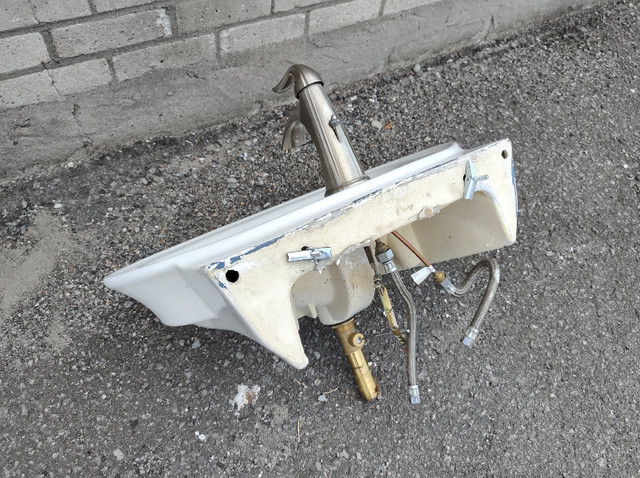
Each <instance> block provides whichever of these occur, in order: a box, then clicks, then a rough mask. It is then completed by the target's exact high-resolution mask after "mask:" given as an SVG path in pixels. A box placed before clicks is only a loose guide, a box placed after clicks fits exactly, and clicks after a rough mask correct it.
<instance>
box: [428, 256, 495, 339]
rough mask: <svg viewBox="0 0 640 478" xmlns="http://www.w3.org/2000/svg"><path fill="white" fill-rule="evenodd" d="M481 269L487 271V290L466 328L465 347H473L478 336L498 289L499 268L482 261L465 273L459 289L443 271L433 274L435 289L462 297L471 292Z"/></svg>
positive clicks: (489, 262)
mask: <svg viewBox="0 0 640 478" xmlns="http://www.w3.org/2000/svg"><path fill="white" fill-rule="evenodd" d="M483 269H487V270H488V272H489V280H488V281H487V288H486V290H485V292H484V294H483V296H482V299H481V300H480V304H479V305H478V309H477V310H476V313H475V314H474V316H473V319H472V320H471V324H469V327H467V330H466V332H465V335H464V338H463V339H462V343H463V345H466V346H467V347H473V345H474V344H475V342H476V339H477V338H478V335H479V334H480V327H481V326H482V323H483V322H484V318H485V317H486V315H487V312H488V310H489V307H490V306H491V302H493V298H494V297H495V295H496V290H497V289H498V284H499V283H500V267H499V266H498V263H497V262H496V260H495V259H485V260H482V261H480V262H478V263H477V264H476V265H475V266H474V267H473V268H472V269H471V270H470V271H469V272H468V273H467V276H466V277H465V279H464V280H463V281H462V284H460V287H456V286H455V285H454V284H453V282H451V280H450V279H449V278H448V277H447V275H446V274H445V273H444V272H443V271H436V272H435V273H434V274H433V282H434V283H435V284H436V286H437V287H439V288H440V289H442V290H444V291H445V292H447V293H448V294H451V295H453V296H454V297H462V296H463V295H465V294H466V293H467V292H469V290H471V287H472V286H473V284H474V283H475V282H476V279H477V278H478V276H479V274H480V272H481V271H482V270H483Z"/></svg>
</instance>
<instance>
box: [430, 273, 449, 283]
mask: <svg viewBox="0 0 640 478" xmlns="http://www.w3.org/2000/svg"><path fill="white" fill-rule="evenodd" d="M446 278H447V275H446V274H445V273H444V272H443V271H435V272H434V273H433V282H435V283H436V284H442V282H443V281H444V280H445V279H446Z"/></svg>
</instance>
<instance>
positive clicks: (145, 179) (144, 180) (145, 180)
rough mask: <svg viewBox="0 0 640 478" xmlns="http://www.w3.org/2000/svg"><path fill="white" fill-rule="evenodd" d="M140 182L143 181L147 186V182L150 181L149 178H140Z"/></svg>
mask: <svg viewBox="0 0 640 478" xmlns="http://www.w3.org/2000/svg"><path fill="white" fill-rule="evenodd" d="M140 182H141V183H142V184H144V185H145V186H146V185H147V184H149V181H147V178H142V179H141V180H140Z"/></svg>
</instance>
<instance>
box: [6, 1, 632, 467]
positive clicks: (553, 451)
mask: <svg viewBox="0 0 640 478" xmlns="http://www.w3.org/2000/svg"><path fill="white" fill-rule="evenodd" d="M639 39H640V3H639V2H638V1H632V2H624V3H623V2H615V3H612V4H609V5H607V6H603V7H598V8H595V9H591V10H588V11H584V12H576V13H573V14H572V15H569V16H567V17H565V18H563V19H561V20H559V21H557V22H555V23H549V24H546V25H543V26H539V27H536V28H534V29H531V30H528V31H526V32H523V33H521V34H519V35H517V36H514V37H511V38H506V39H501V40H499V41H496V42H493V43H491V44H490V45H487V46H485V47H483V48H480V49H475V50H470V51H461V52H459V53H458V54H455V55H452V56H447V57H444V58H441V59H438V60H437V61H433V62H431V63H423V64H420V65H417V66H416V67H413V68H412V67H408V68H406V69H402V70H397V71H390V72H387V73H384V74H381V75H378V76H376V77H374V78H371V79H369V80H367V81H362V82H359V83H357V84H353V85H348V86H345V87H341V88H338V89H336V90H334V91H333V92H332V93H331V95H330V97H331V99H332V101H333V102H334V105H335V107H336V109H337V111H338V112H339V113H340V115H341V118H342V121H343V124H345V125H347V127H348V130H349V134H350V137H351V140H352V143H353V146H354V149H355V150H356V152H357V153H358V155H359V156H360V158H361V159H362V162H363V163H364V164H365V166H366V167H367V168H369V167H373V166H376V165H379V164H383V163H385V162H388V161H390V160H393V159H396V158H399V157H401V156H404V155H406V154H409V153H413V152H415V151H418V150H421V149H425V148H427V147H429V146H433V145H436V144H440V143H445V142H448V141H452V140H453V141H457V142H459V143H460V145H461V146H463V147H465V148H471V147H475V146H480V145H482V144H485V143H489V142H492V141H494V140H497V139H501V138H510V139H511V141H512V143H513V155H514V160H515V169H516V176H517V183H518V194H519V206H520V215H519V224H518V240H517V242H516V243H515V244H514V245H512V246H510V247H507V248H504V249H502V250H499V251H496V252H493V253H491V254H488V255H489V256H492V257H495V258H496V259H497V260H498V262H499V263H500V265H501V267H502V280H501V283H500V286H499V289H498V293H497V297H496V300H495V302H494V305H493V306H492V307H491V309H490V311H489V314H488V317H487V323H486V327H485V329H484V330H483V332H482V334H481V336H480V338H479V340H478V343H477V345H476V347H475V348H473V349H471V350H469V349H466V348H465V347H463V346H462V345H461V344H460V339H461V337H462V335H463V333H464V329H465V326H466V324H467V323H468V321H469V319H470V317H471V315H472V314H473V311H474V304H476V303H477V301H478V300H479V297H480V292H479V291H476V292H475V293H474V294H472V295H471V296H470V297H469V298H466V297H465V299H464V300H463V301H460V300H452V299H450V298H447V297H445V296H444V295H442V293H440V292H438V291H436V290H433V288H431V287H420V288H417V287H412V288H411V290H412V292H413V294H414V297H415V298H416V302H417V304H418V310H419V320H420V335H419V345H418V372H419V380H420V386H421V391H422V403H421V404H420V405H417V406H416V405H411V404H409V401H408V398H407V395H406V385H405V369H404V357H403V354H402V351H401V350H400V349H399V347H398V345H397V343H396V342H395V341H394V339H393V337H390V336H389V335H382V334H383V333H384V332H386V330H385V325H384V321H383V316H382V314H381V311H380V306H379V304H378V303H377V302H374V304H372V306H370V307H369V308H368V309H367V310H365V311H363V312H362V313H360V314H358V316H357V317H356V321H357V323H358V326H359V327H360V329H361V330H362V331H363V332H364V333H365V335H366V336H367V339H368V343H367V345H366V352H367V354H368V359H369V360H370V362H371V366H372V370H373V372H374V374H375V375H376V377H377V379H378V382H379V383H380V386H381V388H382V398H381V399H379V400H376V401H374V402H372V403H364V402H363V401H362V400H361V398H360V397H359V395H358V392H357V389H356V386H355V383H354V382H353V380H352V377H351V372H350V370H349V367H348V364H347V362H346V360H345V359H344V357H343V355H342V352H341V350H340V346H339V344H338V342H337V340H336V338H335V336H334V334H333V331H332V330H330V329H328V328H325V327H323V326H321V325H320V324H319V323H318V322H317V321H315V320H313V319H309V318H303V319H301V321H300V332H301V336H302V341H303V344H304V347H305V350H306V353H307V355H308V357H309V359H310V364H309V367H308V368H306V369H304V370H296V369H293V368H291V367H289V366H288V365H286V364H285V363H283V362H282V361H281V360H278V359H277V358H276V357H275V356H274V355H273V354H271V353H269V352H267V351H266V350H265V349H263V348H261V347H260V346H258V345H257V344H256V343H254V342H252V341H251V340H249V339H246V338H244V337H242V336H239V335H236V334H233V333H230V332H224V331H216V330H206V329H201V328H196V327H182V328H168V327H166V326H164V325H163V324H162V323H160V322H159V321H158V320H157V319H156V318H155V316H154V315H153V314H152V313H151V312H150V311H149V310H148V309H146V308H145V307H144V306H142V305H140V304H138V303H137V302H135V301H133V300H131V299H129V298H128V297H126V296H123V295H121V294H118V293H115V292H113V291H111V290H109V289H107V288H106V287H105V286H104V285H102V280H103V278H104V277H105V276H106V275H107V274H109V273H110V272H113V271H115V270H117V269H119V268H120V267H123V266H125V265H127V264H131V263H133V262H135V261H136V260H138V259H141V258H144V257H146V256H148V255H150V254H152V253H154V252H158V251H161V250H163V249H165V248H167V247H169V246H172V245H175V244H178V243H180V242H183V241H185V240H187V239H190V238H192V237H195V236H197V235H199V234H202V233H204V232H207V231H209V230H212V229H215V228H217V227H220V226H222V225H224V224H227V223H229V222H232V221H235V220H237V219H240V218H242V217H246V216H248V215H250V214H252V213H254V212H257V211H260V210H262V209H265V208H267V207H269V206H271V205H275V204H278V203H281V202H283V201H285V200H287V199H291V198H293V197H296V196H299V195H300V194H303V193H305V192H308V191H311V190H313V189H316V188H318V187H321V186H322V182H321V177H320V171H319V163H318V162H317V159H316V157H315V155H314V151H313V148H312V147H311V146H308V147H307V148H306V149H305V150H304V151H303V152H301V153H299V154H297V155H294V156H292V155H290V154H287V153H283V152H281V151H280V149H279V144H280V141H281V138H282V131H283V127H284V123H285V121H286V117H287V115H288V113H289V112H290V111H291V109H292V106H291V105H288V106H282V107H277V108H274V109H270V110H268V111H262V112H259V113H257V114H255V115H253V116H251V117H246V118H240V119H236V120H233V121H231V122H229V123H227V124H223V125H219V126H216V127H215V128H211V129H208V130H206V131H195V132H193V133H191V134H189V135H186V136H182V137H166V138H156V139H154V140H149V141H144V142H140V143H136V144H133V145H129V146H127V147H126V148H123V149H120V150H115V151H107V152H104V153H103V154H100V155H97V156H95V157H94V158H93V159H91V160H90V161H87V162H83V163H79V164H73V163H64V164H60V165H56V166H53V167H49V168H42V169H41V170H38V171H30V172H28V173H25V174H24V175H23V176H22V177H21V178H19V179H16V180H14V181H11V182H5V183H4V184H2V185H1V186H0V212H1V214H0V231H2V239H1V241H2V242H1V245H0V294H1V298H2V302H1V303H0V449H1V450H2V458H1V459H0V471H1V472H3V473H4V475H5V476H7V477H18V476H25V477H34V476H49V477H55V476H113V477H116V476H126V477H128V476H137V475H151V476H238V477H247V476H255V477H258V476H263V477H270V476H285V477H292V476H363V477H364V476H374V477H378V476H379V477H383V476H391V477H396V476H397V477H409V476H412V477H414V476H415V477H425V476H431V477H446V476H455V477H465V476H473V477H478V476H492V477H505V476H527V477H529V476H554V477H556V476H564V477H591V476H594V477H600V476H611V477H622V476H625V477H627V476H640V447H639V443H640V441H639V439H640V437H639V434H640V424H639V420H640V419H639V416H640V407H639V402H640V398H639V397H640V376H639V370H640V299H639V298H638V283H639V282H640V272H639V268H640V261H639V259H638V253H639V249H640V240H639V239H638V233H639V231H640V229H639V223H640V164H639V163H640V116H639V112H640V76H639V75H640V73H639V71H640V70H639V65H640V51H639V50H638V44H639V42H640V40H639ZM311 66H313V67H314V68H315V69H317V70H318V71H320V73H321V74H322V75H323V76H325V77H330V76H331V72H330V71H323V70H322V65H311ZM277 80H279V78H274V84H275V82H277ZM481 257H484V256H477V257H471V258H464V259H459V260H455V261H450V262H447V263H445V264H440V266H441V267H442V268H444V269H445V270H447V271H448V272H449V273H450V274H451V275H452V276H453V277H454V278H462V277H463V274H464V272H465V271H466V270H468V269H469V268H470V267H471V266H472V264H474V263H475V262H476V261H477V260H479V259H480V258H481ZM243 397H244V399H245V400H243ZM247 397H250V400H249V401H247V400H246V398H247Z"/></svg>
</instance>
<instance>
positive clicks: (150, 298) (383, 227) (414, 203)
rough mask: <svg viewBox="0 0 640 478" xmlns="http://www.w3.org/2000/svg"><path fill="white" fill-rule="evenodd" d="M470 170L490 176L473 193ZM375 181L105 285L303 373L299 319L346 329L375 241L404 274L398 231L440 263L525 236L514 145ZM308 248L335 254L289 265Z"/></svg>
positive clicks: (398, 168) (167, 319)
mask: <svg viewBox="0 0 640 478" xmlns="http://www.w3.org/2000/svg"><path fill="white" fill-rule="evenodd" d="M469 164H472V165H473V166H474V167H475V172H476V175H477V177H478V178H479V180H478V182H477V184H475V185H474V188H473V190H472V191H471V194H469V190H468V189H467V190H465V173H466V172H468V170H469V169H468V167H469ZM366 175H367V176H368V177H369V178H370V179H369V180H366V181H363V182H360V183H358V184H355V185H353V186H352V187H349V188H347V189H344V190H341V191H338V192H336V193H335V194H332V195H330V196H327V197H325V190H324V189H320V190H317V191H314V192H311V193H309V194H306V195H304V196H301V197H299V198H297V199H294V200H291V201H288V202H286V203H283V204H280V205H278V206H275V207H272V208H270V209H267V210H265V211H262V212H260V213H258V214H255V215H253V216H250V217H247V218H245V219H243V220H241V221H237V222H235V223H232V224H229V225H227V226H224V227H222V228H220V229H217V230H214V231H211V232H209V233H207V234H204V235H202V236H199V237H197V238H195V239H192V240H190V241H187V242H184V243H182V244H179V245H177V246H175V247H172V248H170V249H168V250H166V251H163V252H160V253H158V254H155V255H153V256H151V257H148V258H146V259H143V260H141V261H139V262H137V263H135V264H133V265H130V266H128V267H125V268H124V269H121V270H119V271H117V272H115V273H113V274H111V275H109V276H108V277H107V278H106V279H105V284H106V285H107V286H108V287H111V288H113V289H115V290H118V291H120V292H122V293H124V294H127V295H128V296H131V297H133V298H134V299H136V300H138V301H140V302H142V303H143V304H145V305H146V306H147V307H149V309H151V310H152V311H153V312H154V313H155V314H156V315H157V316H158V317H159V319H160V320H161V321H162V322H163V323H165V324H167V325H170V326H180V325H189V324H194V325H198V326H202V327H209V328H216V329H225V330H232V331H235V332H238V333H240V334H243V335H245V336H247V337H250V338H251V339H253V340H255V341H256V342H258V343H260V344H262V345H263V346H264V347H266V348H267V349H269V350H271V351H272V352H273V353H275V354H277V355H278V356H280V357H281V358H282V359H284V360H285V361H287V362H288V363H289V364H291V365H292V366H294V367H297V368H303V367H305V366H306V365H307V363H308V360H307V357H306V355H305V353H304V350H303V346H302V343H301V341H300V337H299V333H298V319H299V318H301V317H303V316H309V317H314V318H318V320H320V321H321V322H322V323H323V324H327V325H334V324H338V323H341V322H344V321H345V320H347V319H349V318H351V317H352V316H353V315H354V314H356V313H358V312H359V311H361V310H363V309H364V308H366V307H367V306H368V305H369V304H370V303H371V301H372V299H373V295H374V290H375V289H374V284H373V274H374V272H373V270H372V268H371V266H370V265H369V262H368V260H367V257H366V255H365V253H364V250H363V246H366V245H369V244H371V243H372V242H373V241H374V240H375V239H381V240H382V241H383V242H384V243H386V244H388V245H389V246H390V247H391V248H392V249H393V251H394V253H395V257H396V265H397V266H398V268H399V269H408V268H412V267H416V266H418V265H419V264H418V260H417V259H416V258H415V256H414V255H413V254H411V253H410V252H409V250H408V249H406V248H405V247H404V245H403V244H401V243H400V242H399V241H398V240H397V239H396V238H395V237H394V236H392V235H391V232H392V231H394V230H397V231H398V232H400V233H401V234H402V235H403V236H404V237H406V238H407V239H408V240H409V241H410V242H411V243H412V244H413V245H414V246H415V247H416V248H417V249H418V250H419V252H420V253H422V254H423V255H424V256H425V257H427V258H428V259H429V261H430V262H432V263H434V262H439V261H445V260H448V259H452V258H457V257H463V256H468V255H471V254H476V253H480V252H484V251H488V250H492V249H497V248H500V247H503V246H505V245H508V244H511V243H513V242H514V241H515V238H516V215H517V200H516V188H515V180H514V174H513V165H512V155H511V143H510V142H509V141H508V140H502V141H498V142H495V143H492V144H489V145H486V146H483V147H480V148H477V149H472V150H463V149H462V148H460V147H459V146H458V145H457V144H455V143H450V144H446V145H441V146H436V147H433V148H430V149H427V150H424V151H420V152H418V153H415V154H412V155H410V156H406V157H404V158H401V159H398V160H395V161H392V162H389V163H387V164H384V165H382V166H378V167H376V168H373V169H371V170H369V171H367V172H366ZM484 175H486V176H487V177H486V179H482V177H483V176H484ZM465 196H466V197H469V196H471V199H465ZM304 248H330V250H331V255H330V257H329V258H326V259H319V260H300V261H294V262H292V261H290V260H289V256H288V253H291V252H297V251H301V250H303V249H304Z"/></svg>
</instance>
